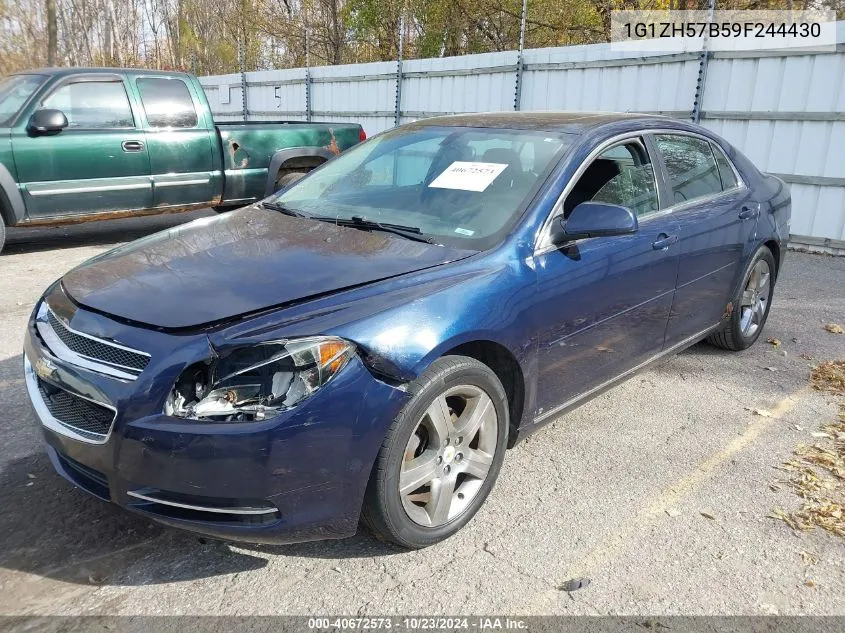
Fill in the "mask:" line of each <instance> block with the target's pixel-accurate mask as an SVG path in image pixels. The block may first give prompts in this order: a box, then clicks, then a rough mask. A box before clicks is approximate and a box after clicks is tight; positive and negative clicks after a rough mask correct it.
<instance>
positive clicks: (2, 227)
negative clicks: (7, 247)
mask: <svg viewBox="0 0 845 633" xmlns="http://www.w3.org/2000/svg"><path fill="white" fill-rule="evenodd" d="M5 243H6V223H5V222H4V221H3V218H0V253H2V252H3V245H4V244H5Z"/></svg>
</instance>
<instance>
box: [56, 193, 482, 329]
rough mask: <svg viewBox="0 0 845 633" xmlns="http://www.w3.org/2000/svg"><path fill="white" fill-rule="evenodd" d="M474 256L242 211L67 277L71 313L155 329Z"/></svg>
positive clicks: (154, 238)
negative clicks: (76, 307) (83, 310)
mask: <svg viewBox="0 0 845 633" xmlns="http://www.w3.org/2000/svg"><path fill="white" fill-rule="evenodd" d="M473 252H474V251H466V250H460V249H453V248H446V247H442V246H436V245H431V244H425V243H422V242H415V241H412V240H407V239H405V238H402V237H398V236H393V235H390V234H388V233H380V232H372V233H371V232H367V231H361V230H358V229H354V228H348V227H340V226H336V225H333V224H329V223H326V222H318V221H315V220H307V219H301V218H294V217H290V216H287V215H284V214H282V213H280V212H278V211H271V210H268V209H262V208H256V207H249V208H246V209H241V210H239V211H234V212H231V213H227V214H224V215H221V216H218V217H215V218H203V219H200V220H196V221H194V222H191V223H189V224H185V225H182V226H180V227H178V228H175V229H171V230H168V231H163V232H161V233H157V234H154V235H151V236H149V237H146V238H142V239H140V240H137V241H135V242H132V243H130V244H127V245H125V246H121V247H118V248H116V249H114V250H111V251H109V252H107V253H104V254H103V255H100V256H98V257H95V258H94V259H91V260H89V261H87V262H85V263H84V264H82V265H81V266H79V267H77V268H75V269H74V270H72V271H70V272H69V273H68V274H67V275H65V277H64V278H63V279H62V285H63V286H64V289H65V291H66V292H67V293H68V294H69V295H70V297H71V298H72V299H73V300H74V301H75V302H76V303H78V304H80V305H82V306H85V307H88V308H91V309H93V310H96V311H99V312H103V313H106V314H109V315H113V316H117V317H120V318H123V319H127V320H131V321H133V322H136V323H141V324H144V325H148V326H153V327H157V328H163V329H180V328H192V327H196V326H199V325H206V324H211V323H215V322H220V321H225V320H228V319H231V318H233V317H239V316H243V315H247V314H249V313H253V312H258V311H261V310H264V309H266V308H271V307H284V306H289V305H294V304H297V303H301V302H303V301H307V300H309V299H313V298H317V297H322V296H325V295H328V294H331V293H334V292H339V291H341V290H344V289H347V288H351V287H356V286H362V285H365V284H370V283H374V282H377V281H381V280H384V279H389V278H391V277H395V276H397V275H402V274H406V273H410V272H414V271H418V270H423V269H425V268H431V267H433V266H438V265H441V264H445V263H448V262H451V261H456V260H459V259H463V258H465V257H468V256H469V255H471V254H473Z"/></svg>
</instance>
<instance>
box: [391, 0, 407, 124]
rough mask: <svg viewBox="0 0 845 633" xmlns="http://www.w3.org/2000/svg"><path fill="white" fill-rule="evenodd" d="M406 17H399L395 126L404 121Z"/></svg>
mask: <svg viewBox="0 0 845 633" xmlns="http://www.w3.org/2000/svg"><path fill="white" fill-rule="evenodd" d="M404 32H405V16H404V14H403V15H401V16H400V17H399V57H398V59H397V60H396V103H394V104H393V105H394V112H393V125H399V123H400V122H401V121H402V54H403V53H404V50H405V38H404V37H403V35H404Z"/></svg>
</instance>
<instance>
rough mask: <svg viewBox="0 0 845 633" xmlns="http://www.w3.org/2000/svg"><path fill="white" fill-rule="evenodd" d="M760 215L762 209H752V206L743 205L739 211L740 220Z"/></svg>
mask: <svg viewBox="0 0 845 633" xmlns="http://www.w3.org/2000/svg"><path fill="white" fill-rule="evenodd" d="M758 215H760V209H752V208H751V207H742V209H740V211H739V219H740V220H750V219H752V218H756V217H757V216H758Z"/></svg>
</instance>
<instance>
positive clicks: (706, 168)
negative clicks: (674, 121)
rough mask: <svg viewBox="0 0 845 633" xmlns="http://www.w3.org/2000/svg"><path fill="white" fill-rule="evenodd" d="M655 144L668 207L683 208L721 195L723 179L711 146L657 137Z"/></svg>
mask: <svg viewBox="0 0 845 633" xmlns="http://www.w3.org/2000/svg"><path fill="white" fill-rule="evenodd" d="M654 138H655V143H656V145H657V147H658V149H659V150H660V153H661V154H662V155H663V162H664V164H665V165H666V173H667V175H668V177H669V186H670V187H671V188H672V195H673V200H672V202H671V204H682V203H684V202H689V201H691V200H696V199H698V198H704V197H706V196H710V195H713V194H717V193H721V192H722V179H721V177H720V176H719V169H718V167H717V166H716V159H715V158H714V157H713V150H712V149H711V148H710V143H708V142H707V141H705V140H703V139H700V138H696V137H694V136H680V135H673V134H659V135H657V136H655V137H654Z"/></svg>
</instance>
